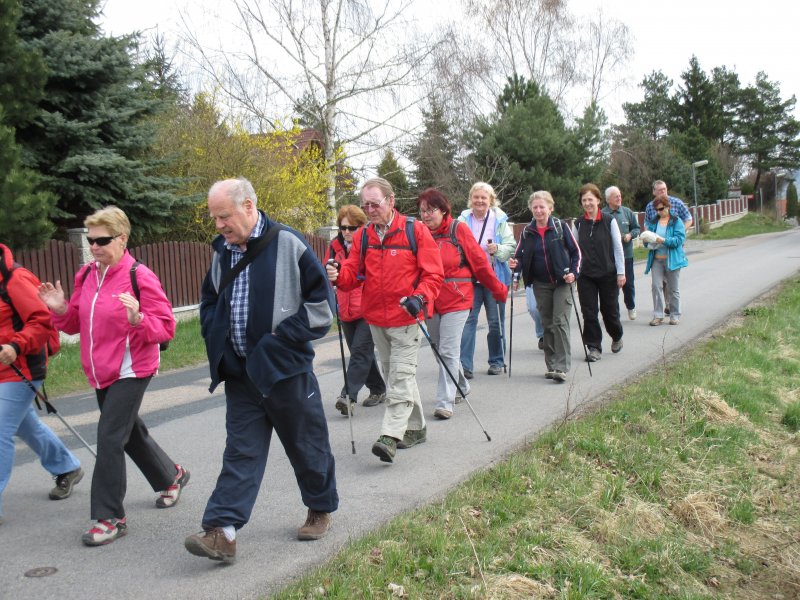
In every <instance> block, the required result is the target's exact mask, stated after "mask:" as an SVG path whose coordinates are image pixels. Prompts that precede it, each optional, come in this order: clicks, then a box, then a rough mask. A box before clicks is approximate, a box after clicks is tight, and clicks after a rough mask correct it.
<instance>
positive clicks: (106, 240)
mask: <svg viewBox="0 0 800 600" xmlns="http://www.w3.org/2000/svg"><path fill="white" fill-rule="evenodd" d="M118 237H119V236H118V235H104V236H102V237H96V238H93V237H88V236H87V237H86V241H87V242H89V245H90V246H91V245H93V244H97V245H98V246H108V245H109V244H110V243H111V240H115V239H117V238H118Z"/></svg>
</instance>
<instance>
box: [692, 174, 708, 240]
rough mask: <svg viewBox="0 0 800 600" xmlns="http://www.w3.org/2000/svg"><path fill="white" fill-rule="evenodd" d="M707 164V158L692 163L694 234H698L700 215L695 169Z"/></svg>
mask: <svg viewBox="0 0 800 600" xmlns="http://www.w3.org/2000/svg"><path fill="white" fill-rule="evenodd" d="M707 164H708V161H707V160H698V161H697V162H693V163H692V184H693V185H694V232H695V234H696V235H699V234H700V216H699V215H698V214H697V173H696V169H698V168H699V167H705V166H706V165H707Z"/></svg>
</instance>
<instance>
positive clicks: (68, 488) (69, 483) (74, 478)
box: [50, 467, 83, 500]
mask: <svg viewBox="0 0 800 600" xmlns="http://www.w3.org/2000/svg"><path fill="white" fill-rule="evenodd" d="M81 479H83V469H81V468H80V467H78V468H77V469H75V470H74V471H70V472H69V473H62V474H61V475H59V476H58V477H56V487H54V488H53V489H52V490H50V500H64V499H65V498H69V497H70V495H71V494H72V488H73V487H74V486H75V485H77V483H78V482H79V481H80V480H81Z"/></svg>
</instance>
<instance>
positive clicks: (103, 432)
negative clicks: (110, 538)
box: [91, 377, 177, 520]
mask: <svg viewBox="0 0 800 600" xmlns="http://www.w3.org/2000/svg"><path fill="white" fill-rule="evenodd" d="M150 379H152V378H151V377H144V378H141V379H136V378H125V379H119V380H117V381H115V382H114V383H112V384H111V385H110V386H108V387H106V388H103V389H100V390H96V393H97V404H98V406H99V407H100V420H99V421H98V423H97V460H96V461H95V463H94V474H93V475H92V499H91V515H92V519H93V520H98V519H118V518H122V517H124V516H125V507H124V506H123V500H124V499H125V492H126V491H127V488H128V477H127V474H126V471H125V455H126V454H127V455H128V456H130V457H131V460H132V461H133V462H134V464H135V465H136V466H137V467H139V470H140V471H141V472H142V474H143V475H144V476H145V479H147V482H148V483H149V484H150V486H151V487H152V488H153V491H154V492H158V491H161V490H165V489H166V488H167V487H169V486H170V485H172V483H173V481H175V475H177V470H176V469H175V463H174V462H173V461H172V459H171V458H170V457H169V456H167V453H166V452H164V451H163V450H162V449H161V446H159V445H158V444H157V443H156V441H155V440H154V439H153V438H152V437H150V433H149V432H148V431H147V427H146V426H145V424H144V423H143V422H142V420H141V419H140V418H139V408H140V407H141V405H142V398H143V397H144V392H145V390H146V389H147V386H148V385H149V384H150Z"/></svg>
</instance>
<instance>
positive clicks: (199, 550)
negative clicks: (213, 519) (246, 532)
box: [183, 527, 236, 564]
mask: <svg viewBox="0 0 800 600" xmlns="http://www.w3.org/2000/svg"><path fill="white" fill-rule="evenodd" d="M183 545H184V546H185V547H186V549H187V550H188V551H189V552H190V553H191V554H194V555H195V556H205V557H206V558H210V559H211V560H221V561H222V562H224V563H227V564H232V563H234V562H236V540H233V541H230V542H229V541H228V538H226V537H225V532H224V531H222V527H213V528H212V529H209V530H208V531H203V532H202V533H196V534H194V535H190V536H189V537H187V538H186V539H185V540H184V542H183Z"/></svg>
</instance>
